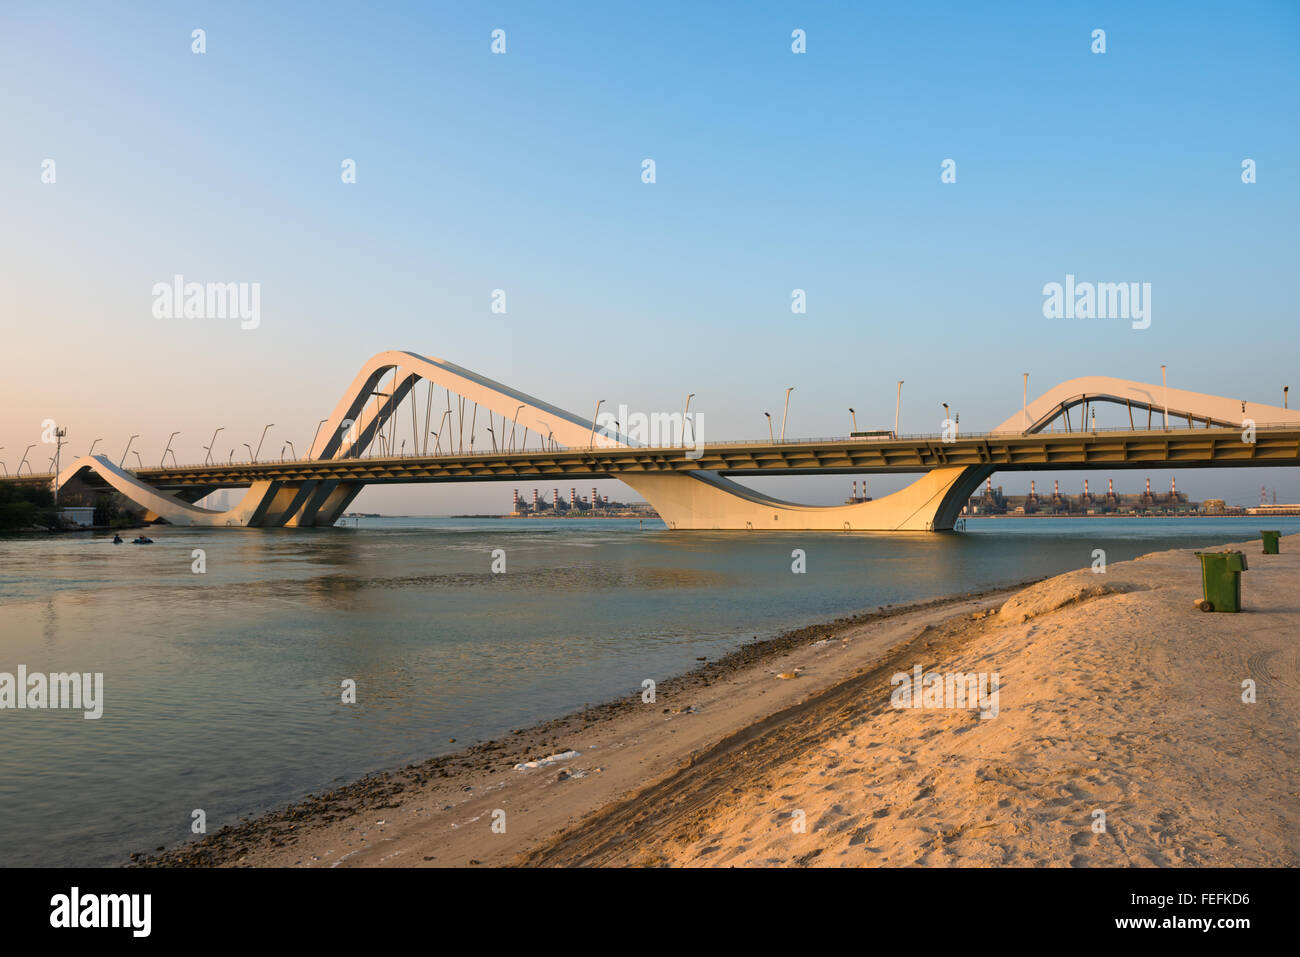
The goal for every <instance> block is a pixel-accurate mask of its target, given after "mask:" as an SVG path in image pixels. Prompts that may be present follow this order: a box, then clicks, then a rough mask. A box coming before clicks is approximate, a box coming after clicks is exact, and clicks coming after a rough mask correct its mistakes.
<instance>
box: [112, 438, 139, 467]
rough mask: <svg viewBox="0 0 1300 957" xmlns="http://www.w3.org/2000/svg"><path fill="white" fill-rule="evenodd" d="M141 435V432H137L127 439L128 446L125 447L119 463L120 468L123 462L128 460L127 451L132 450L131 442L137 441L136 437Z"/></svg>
mask: <svg viewBox="0 0 1300 957" xmlns="http://www.w3.org/2000/svg"><path fill="white" fill-rule="evenodd" d="M139 437H140V435H139V433H137V434H135V435H133V436H131V437H130V438H129V439H127V440H126V448H124V449H123V450H122V458H121V460H120V461H119V462H118V463H117V467H118V468H121V467H122V463H123V462H125V461H126V453H127V452H130V451H131V443H132V442H134V441H135V440H136V439H138V438H139Z"/></svg>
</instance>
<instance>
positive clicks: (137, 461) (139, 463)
mask: <svg viewBox="0 0 1300 957" xmlns="http://www.w3.org/2000/svg"><path fill="white" fill-rule="evenodd" d="M135 464H136V466H137V467H138V468H139V469H140V470H141V471H144V459H142V458H140V453H139V452H136V453H135Z"/></svg>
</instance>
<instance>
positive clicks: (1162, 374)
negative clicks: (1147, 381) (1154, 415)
mask: <svg viewBox="0 0 1300 957" xmlns="http://www.w3.org/2000/svg"><path fill="white" fill-rule="evenodd" d="M1160 391H1161V392H1163V393H1164V399H1165V431H1166V432H1167V431H1169V385H1168V383H1166V381H1165V367H1164V366H1161V367H1160Z"/></svg>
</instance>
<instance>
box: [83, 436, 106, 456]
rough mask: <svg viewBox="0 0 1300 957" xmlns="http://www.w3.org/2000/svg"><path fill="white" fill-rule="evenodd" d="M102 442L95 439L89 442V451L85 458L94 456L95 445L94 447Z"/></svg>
mask: <svg viewBox="0 0 1300 957" xmlns="http://www.w3.org/2000/svg"><path fill="white" fill-rule="evenodd" d="M103 441H104V440H103V439H95V441H94V442H91V443H90V451H89V452H87V453H86V455H87V456H91V455H94V454H95V445H96V444H97V443H99V442H103Z"/></svg>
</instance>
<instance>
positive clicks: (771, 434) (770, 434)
mask: <svg viewBox="0 0 1300 957" xmlns="http://www.w3.org/2000/svg"><path fill="white" fill-rule="evenodd" d="M763 414H764V415H765V416H767V439H768V441H769V442H771V443H772V444H773V445H776V434H775V433H774V432H773V431H772V413H771V412H764V413H763Z"/></svg>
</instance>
